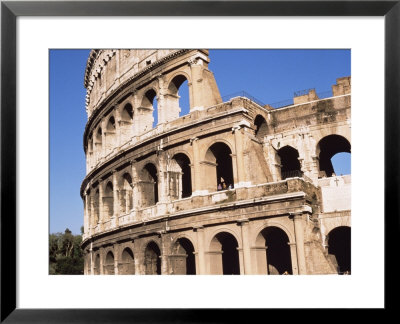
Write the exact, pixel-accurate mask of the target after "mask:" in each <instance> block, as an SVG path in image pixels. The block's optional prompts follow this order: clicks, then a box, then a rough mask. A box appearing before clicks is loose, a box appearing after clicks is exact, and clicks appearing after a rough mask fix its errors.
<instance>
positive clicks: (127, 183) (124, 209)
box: [119, 172, 133, 214]
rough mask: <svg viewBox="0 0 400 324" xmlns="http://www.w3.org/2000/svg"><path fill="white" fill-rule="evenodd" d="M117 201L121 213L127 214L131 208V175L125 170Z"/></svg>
mask: <svg viewBox="0 0 400 324" xmlns="http://www.w3.org/2000/svg"><path fill="white" fill-rule="evenodd" d="M119 203H120V211H121V213H124V214H127V213H129V212H130V211H131V210H132V208H133V182H132V177H131V175H130V174H129V173H127V172H126V173H124V174H123V175H122V185H121V189H120V190H119Z"/></svg>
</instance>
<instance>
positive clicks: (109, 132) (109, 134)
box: [105, 116, 117, 153]
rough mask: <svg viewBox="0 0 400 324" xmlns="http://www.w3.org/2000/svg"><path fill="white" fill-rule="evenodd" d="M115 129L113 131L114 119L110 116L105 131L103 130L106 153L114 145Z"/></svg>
mask: <svg viewBox="0 0 400 324" xmlns="http://www.w3.org/2000/svg"><path fill="white" fill-rule="evenodd" d="M116 137H117V136H116V131H115V119H114V116H111V117H110V118H109V119H108V122H107V127H106V132H105V143H106V151H107V153H109V152H111V151H112V150H113V149H114V147H115V146H116Z"/></svg>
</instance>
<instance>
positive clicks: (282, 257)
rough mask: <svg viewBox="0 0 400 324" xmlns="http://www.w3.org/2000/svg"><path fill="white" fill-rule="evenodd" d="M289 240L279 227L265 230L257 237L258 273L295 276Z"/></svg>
mask: <svg viewBox="0 0 400 324" xmlns="http://www.w3.org/2000/svg"><path fill="white" fill-rule="evenodd" d="M288 243H289V238H288V236H287V235H286V233H285V232H284V231H283V230H282V229H280V228H279V227H275V226H270V227H267V228H264V229H263V230H262V231H261V232H260V234H259V235H258V236H257V241H256V244H257V249H256V259H257V273H259V274H267V273H268V274H270V275H279V274H293V272H292V260H291V255H290V247H289V244H288Z"/></svg>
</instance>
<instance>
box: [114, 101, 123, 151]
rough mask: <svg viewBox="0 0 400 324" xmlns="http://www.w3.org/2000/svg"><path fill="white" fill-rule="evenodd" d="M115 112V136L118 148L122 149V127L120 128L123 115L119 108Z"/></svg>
mask: <svg viewBox="0 0 400 324" xmlns="http://www.w3.org/2000/svg"><path fill="white" fill-rule="evenodd" d="M114 112H115V136H116V137H117V138H116V141H115V144H116V146H117V147H120V146H121V139H122V135H121V127H120V124H121V113H120V109H119V107H116V108H114Z"/></svg>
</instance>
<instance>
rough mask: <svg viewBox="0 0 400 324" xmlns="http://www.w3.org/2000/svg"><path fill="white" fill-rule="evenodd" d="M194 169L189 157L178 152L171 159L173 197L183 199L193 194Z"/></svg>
mask: <svg viewBox="0 0 400 324" xmlns="http://www.w3.org/2000/svg"><path fill="white" fill-rule="evenodd" d="M191 173H192V170H191V167H190V160H189V158H188V157H187V156H186V155H185V154H183V153H178V154H175V155H174V156H173V158H172V159H171V165H170V171H169V192H170V194H171V197H172V199H181V198H186V197H190V196H191V195H192V174H191Z"/></svg>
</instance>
